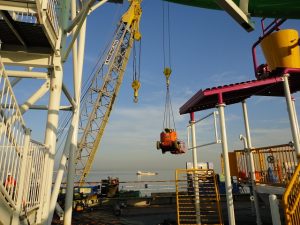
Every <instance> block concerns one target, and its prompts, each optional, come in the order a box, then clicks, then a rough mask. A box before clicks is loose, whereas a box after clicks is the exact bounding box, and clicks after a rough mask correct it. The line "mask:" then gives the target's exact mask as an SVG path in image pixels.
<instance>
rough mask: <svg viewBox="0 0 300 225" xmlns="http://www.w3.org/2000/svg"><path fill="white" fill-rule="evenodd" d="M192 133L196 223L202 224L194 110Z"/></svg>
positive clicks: (191, 115)
mask: <svg viewBox="0 0 300 225" xmlns="http://www.w3.org/2000/svg"><path fill="white" fill-rule="evenodd" d="M190 117H191V120H190V125H191V133H192V148H193V169H194V183H195V184H194V185H195V186H194V187H195V188H194V189H195V190H194V191H195V209H196V223H197V224H201V218H200V214H201V212H200V196H199V194H200V193H199V179H198V170H197V169H198V161H197V142H196V125H195V115H194V112H192V113H191V114H190Z"/></svg>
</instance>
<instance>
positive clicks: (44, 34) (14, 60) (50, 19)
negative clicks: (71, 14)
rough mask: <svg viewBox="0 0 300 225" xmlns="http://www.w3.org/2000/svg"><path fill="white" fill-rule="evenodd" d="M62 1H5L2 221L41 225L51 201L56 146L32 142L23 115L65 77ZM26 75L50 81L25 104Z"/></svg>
mask: <svg viewBox="0 0 300 225" xmlns="http://www.w3.org/2000/svg"><path fill="white" fill-rule="evenodd" d="M60 2H61V1H60V0H47V1H46V0H14V1H7V0H3V1H0V224H5V225H6V224H22V223H27V224H28V223H29V224H38V223H41V220H42V219H41V217H42V210H43V207H44V205H45V204H47V202H46V201H45V198H44V197H45V193H47V192H48V190H46V189H47V188H46V187H45V186H46V185H47V184H46V182H47V181H46V179H47V177H49V176H45V174H44V173H45V171H48V170H49V172H51V170H50V168H51V167H48V169H47V170H46V169H44V168H46V167H47V166H48V165H49V164H48V159H47V158H49V150H50V149H51V148H52V149H53V148H55V144H51V145H50V144H49V141H48V143H47V142H46V141H45V144H47V146H51V148H49V147H46V145H45V144H42V143H38V142H36V141H33V140H31V130H30V129H29V128H28V127H27V125H26V124H25V121H24V119H23V114H24V113H26V112H27V111H28V110H29V109H31V108H32V107H34V104H35V102H36V101H38V100H39V99H40V98H41V97H42V96H43V95H45V94H46V93H47V92H48V91H49V85H50V84H51V82H52V83H53V81H51V80H55V79H57V78H61V77H62V73H61V67H60V60H57V57H58V54H59V52H58V51H57V50H56V49H57V43H59V25H58V21H59V18H58V15H59V9H60V7H61V6H60V4H59V3H60ZM58 47H59V46H58ZM59 59H60V58H59ZM5 67H6V68H8V69H7V70H5ZM52 75H54V76H52ZM22 78H31V79H44V80H45V83H44V84H42V85H41V87H40V89H39V90H38V91H37V92H36V93H33V94H32V96H30V97H29V99H27V100H25V101H24V100H22V101H24V103H23V104H22V105H19V102H18V101H17V96H16V95H15V93H14V90H13V87H14V85H15V84H16V83H18V82H19V81H20V80H21V79H22ZM19 88H20V87H19ZM57 89H58V88H57ZM25 90H26V91H29V90H28V89H25ZM52 92H56V90H54V91H52ZM50 95H51V93H50ZM23 99H24V98H23ZM56 99H57V101H59V98H56ZM50 107H51V106H50V105H49V106H47V107H43V108H44V109H46V110H47V109H48V108H50ZM54 111H55V110H54ZM54 111H53V112H54ZM55 126H56V125H55V123H54V124H53V128H55ZM52 133H53V131H52ZM48 136H49V134H48ZM54 139H55V136H54V138H53V140H54Z"/></svg>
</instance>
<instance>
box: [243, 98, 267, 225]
mask: <svg viewBox="0 0 300 225" xmlns="http://www.w3.org/2000/svg"><path fill="white" fill-rule="evenodd" d="M242 107H243V115H244V125H245V131H246V139H245V148H246V149H247V150H248V151H247V153H248V155H249V161H250V165H249V166H250V174H251V185H252V195H253V198H254V206H255V214H256V224H257V225H261V224H262V223H261V218H260V211H259V203H258V198H257V193H256V184H255V166H254V159H253V153H252V152H251V149H252V141H251V135H250V126H249V118H248V110H247V105H246V101H243V102H242Z"/></svg>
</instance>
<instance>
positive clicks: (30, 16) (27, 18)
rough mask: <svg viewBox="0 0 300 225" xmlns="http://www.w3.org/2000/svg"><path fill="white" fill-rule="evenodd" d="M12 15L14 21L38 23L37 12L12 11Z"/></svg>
mask: <svg viewBox="0 0 300 225" xmlns="http://www.w3.org/2000/svg"><path fill="white" fill-rule="evenodd" d="M12 17H13V19H14V20H16V21H21V22H25V23H34V24H36V23H38V19H37V14H35V13H25V12H13V13H12Z"/></svg>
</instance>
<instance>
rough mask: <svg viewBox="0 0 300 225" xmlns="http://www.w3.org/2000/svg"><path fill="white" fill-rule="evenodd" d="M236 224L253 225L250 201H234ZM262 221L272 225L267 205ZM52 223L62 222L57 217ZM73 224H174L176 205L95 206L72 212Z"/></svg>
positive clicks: (262, 210)
mask: <svg viewBox="0 0 300 225" xmlns="http://www.w3.org/2000/svg"><path fill="white" fill-rule="evenodd" d="M234 205H235V216H236V225H255V224H256V218H255V215H253V213H252V212H253V209H252V207H251V203H250V201H248V200H245V199H240V200H239V199H238V200H236V201H235V202H234ZM226 208H227V207H226V201H225V200H223V201H222V211H223V219H224V224H225V225H228V219H227V211H226ZM261 214H262V221H263V224H264V225H272V222H271V217H270V211H269V208H268V207H264V206H263V205H262V206H261ZM164 221H165V223H163V222H164ZM52 224H53V225H59V224H63V223H62V222H61V221H59V220H58V219H57V218H55V219H54V220H53V223H52ZM72 224H74V225H92V224H96V225H158V224H161V225H173V224H174V225H175V224H176V205H159V206H158V205H156V206H155V205H154V206H146V207H127V208H124V209H123V211H122V215H121V216H115V215H114V213H113V210H112V208H111V207H108V206H105V207H96V208H94V209H93V210H92V211H86V212H81V213H77V212H74V214H73V221H72Z"/></svg>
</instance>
